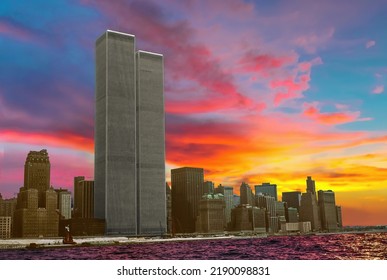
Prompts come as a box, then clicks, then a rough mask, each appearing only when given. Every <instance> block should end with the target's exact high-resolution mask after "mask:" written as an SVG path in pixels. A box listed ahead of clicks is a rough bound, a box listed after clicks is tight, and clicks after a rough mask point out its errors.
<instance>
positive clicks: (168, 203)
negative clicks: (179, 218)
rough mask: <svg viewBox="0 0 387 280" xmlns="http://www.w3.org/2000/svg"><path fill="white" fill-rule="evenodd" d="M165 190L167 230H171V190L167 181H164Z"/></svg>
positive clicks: (169, 231)
mask: <svg viewBox="0 0 387 280" xmlns="http://www.w3.org/2000/svg"><path fill="white" fill-rule="evenodd" d="M165 192H166V199H167V232H168V233H171V232H172V191H171V188H170V187H169V185H168V183H165Z"/></svg>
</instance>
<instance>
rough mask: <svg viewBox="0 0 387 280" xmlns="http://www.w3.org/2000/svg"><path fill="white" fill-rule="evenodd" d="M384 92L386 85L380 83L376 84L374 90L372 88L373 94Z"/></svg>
mask: <svg viewBox="0 0 387 280" xmlns="http://www.w3.org/2000/svg"><path fill="white" fill-rule="evenodd" d="M383 92H384V85H379V86H376V87H375V88H374V89H373V90H372V93H373V94H381V93H383Z"/></svg>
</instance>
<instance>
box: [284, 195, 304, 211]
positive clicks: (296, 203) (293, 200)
mask: <svg viewBox="0 0 387 280" xmlns="http://www.w3.org/2000/svg"><path fill="white" fill-rule="evenodd" d="M282 201H283V202H286V203H287V204H288V207H293V208H297V210H298V209H299V208H300V204H301V192H298V191H294V192H283V193H282Z"/></svg>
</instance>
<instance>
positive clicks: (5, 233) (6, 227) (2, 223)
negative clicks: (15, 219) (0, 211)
mask: <svg viewBox="0 0 387 280" xmlns="http://www.w3.org/2000/svg"><path fill="white" fill-rule="evenodd" d="M11 221H12V218H11V217H9V216H8V217H5V216H0V239H9V238H11V231H12V223H11Z"/></svg>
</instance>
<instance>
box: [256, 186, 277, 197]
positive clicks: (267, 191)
mask: <svg viewBox="0 0 387 280" xmlns="http://www.w3.org/2000/svg"><path fill="white" fill-rule="evenodd" d="M254 188H255V194H258V193H262V194H264V195H270V196H271V197H274V199H275V200H277V185H276V184H270V183H262V185H255V186H254Z"/></svg>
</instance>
